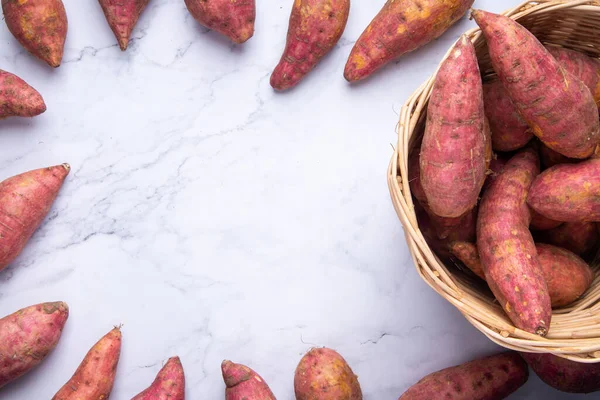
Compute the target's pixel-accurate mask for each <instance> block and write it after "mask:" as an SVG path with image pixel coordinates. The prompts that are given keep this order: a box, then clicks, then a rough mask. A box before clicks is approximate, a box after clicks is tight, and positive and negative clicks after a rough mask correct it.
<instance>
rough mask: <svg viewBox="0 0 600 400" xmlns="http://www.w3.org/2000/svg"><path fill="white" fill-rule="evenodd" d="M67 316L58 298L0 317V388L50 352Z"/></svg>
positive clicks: (56, 342)
mask: <svg viewBox="0 0 600 400" xmlns="http://www.w3.org/2000/svg"><path fill="white" fill-rule="evenodd" d="M68 317H69V307H68V306H67V305H66V304H65V303H63V302H60V301H59V302H55V303H42V304H37V305H35V306H31V307H27V308H23V309H22V310H19V311H17V312H15V313H14V314H11V315H8V316H6V317H4V318H2V319H0V388H1V387H2V386H4V385H6V384H7V383H9V382H11V381H13V380H15V379H17V378H19V377H21V376H22V375H24V374H25V373H27V372H29V371H30V370H31V369H32V368H34V367H35V366H37V365H38V364H39V363H41V362H42V361H43V360H44V359H45V358H46V356H47V355H48V354H50V352H51V351H52V350H53V349H54V348H55V347H56V345H57V344H58V340H59V339H60V336H61V334H62V330H63V327H64V326H65V322H67V318H68Z"/></svg>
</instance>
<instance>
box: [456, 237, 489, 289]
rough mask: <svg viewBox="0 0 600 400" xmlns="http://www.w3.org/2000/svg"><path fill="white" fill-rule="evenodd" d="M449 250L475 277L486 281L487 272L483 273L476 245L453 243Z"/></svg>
mask: <svg viewBox="0 0 600 400" xmlns="http://www.w3.org/2000/svg"><path fill="white" fill-rule="evenodd" d="M448 248H449V249H450V253H452V255H454V256H455V257H456V258H458V259H459V260H460V261H461V262H462V263H463V264H464V265H465V266H466V267H467V268H469V269H470V270H471V271H472V272H473V273H474V274H475V275H477V276H478V277H480V278H481V279H483V280H484V281H485V272H484V271H483V266H482V265H481V260H480V259H479V253H478V251H477V246H476V245H474V244H473V243H469V242H452V243H450V245H449V246H448Z"/></svg>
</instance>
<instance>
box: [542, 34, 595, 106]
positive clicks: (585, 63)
mask: <svg viewBox="0 0 600 400" xmlns="http://www.w3.org/2000/svg"><path fill="white" fill-rule="evenodd" d="M547 49H548V51H549V52H550V54H552V56H554V58H556V61H558V62H559V63H560V65H562V66H563V68H564V69H566V70H567V71H569V72H570V73H572V74H573V75H575V76H576V77H577V78H579V79H580V80H581V81H582V82H583V83H584V84H585V86H587V87H588V88H589V89H590V91H591V92H592V95H593V96H594V100H595V101H596V104H597V105H598V107H600V60H598V59H597V58H592V57H588V56H586V55H585V54H583V53H580V52H579V51H575V50H570V49H565V48H562V47H553V46H549V47H547Z"/></svg>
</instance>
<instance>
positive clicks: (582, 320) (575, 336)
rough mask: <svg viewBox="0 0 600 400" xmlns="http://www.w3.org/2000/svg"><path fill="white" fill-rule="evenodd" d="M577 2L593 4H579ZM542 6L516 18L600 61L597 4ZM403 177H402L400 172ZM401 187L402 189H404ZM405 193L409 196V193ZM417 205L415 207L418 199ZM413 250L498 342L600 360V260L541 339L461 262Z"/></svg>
mask: <svg viewBox="0 0 600 400" xmlns="http://www.w3.org/2000/svg"><path fill="white" fill-rule="evenodd" d="M554 3H557V2H554ZM577 3H580V4H583V3H593V2H583V1H579V2H577ZM537 4H538V3H537V2H530V3H528V5H527V6H525V7H524V8H521V9H520V10H518V11H516V12H518V13H519V15H517V17H516V19H517V20H518V22H519V23H520V24H522V25H524V26H525V27H526V28H527V29H529V30H530V31H531V32H532V33H533V34H534V35H535V36H536V37H537V38H538V39H539V40H540V41H541V42H542V43H543V44H544V45H551V46H560V47H565V48H568V49H572V50H577V51H580V52H583V53H585V54H587V55H589V56H592V57H596V58H600V7H598V6H593V5H580V6H579V7H565V6H564V4H561V5H556V6H554V7H547V8H545V9H544V10H542V11H540V12H536V10H535V7H536V5H537ZM593 4H596V3H593ZM521 14H524V15H521ZM470 34H471V35H472V37H473V40H474V43H475V48H476V51H477V55H478V58H479V64H480V70H481V73H482V78H483V79H484V81H489V80H492V79H494V78H495V72H494V70H493V68H492V65H491V62H490V58H489V54H488V50H487V44H486V43H485V40H484V38H483V37H482V35H481V33H480V32H479V31H478V30H473V31H471V32H470ZM430 90H431V82H430V85H429V87H428V88H427V87H426V89H424V92H425V93H426V96H427V97H426V98H423V95H421V98H418V99H417V101H415V102H414V103H412V104H413V109H412V110H410V116H411V123H413V124H415V125H414V126H415V127H414V129H412V130H411V136H410V137H409V138H408V142H407V143H408V149H410V151H411V152H412V151H419V149H418V148H417V147H418V146H416V144H417V143H419V142H420V140H419V139H420V137H421V136H422V135H423V131H424V125H425V117H426V110H427V102H428V97H429V93H430ZM400 157H401V156H400ZM401 158H403V157H401ZM407 158H408V157H407ZM398 175H401V174H400V173H398ZM399 186H402V185H401V184H399ZM405 187H406V186H405ZM400 190H401V191H403V192H406V190H403V189H400ZM413 201H414V202H416V200H414V199H413ZM413 218H414V216H413ZM410 236H412V235H410V234H408V233H407V238H409V237H410ZM410 240H414V238H413V239H409V242H410ZM409 244H410V243H409ZM413 245H414V246H416V248H417V249H421V250H423V249H422V246H420V244H419V243H418V241H413ZM411 247H412V246H411ZM411 250H412V251H413V256H414V257H415V260H416V261H417V264H418V269H419V273H420V274H421V276H422V277H423V278H424V279H425V280H426V281H427V283H428V284H429V285H430V286H432V287H433V288H434V289H435V290H436V291H437V292H438V293H440V294H441V295H442V296H443V297H445V298H446V299H448V300H449V301H450V302H451V303H453V304H454V305H455V306H457V308H459V310H460V311H461V312H462V313H463V314H464V315H465V317H466V318H467V319H468V320H469V321H470V322H471V323H472V324H473V325H475V326H476V327H477V328H478V329H480V330H481V331H482V332H484V333H485V334H486V335H487V336H488V337H489V338H490V339H492V340H493V341H495V342H497V343H499V344H501V345H503V346H505V347H508V348H513V349H516V350H524V349H525V350H531V351H540V352H544V351H546V352H554V353H556V354H561V355H563V356H566V357H567V358H571V359H573V360H577V361H583V362H599V361H600V339H599V338H600V302H599V301H600V268H599V266H600V262H598V256H596V257H595V259H594V260H590V259H588V260H586V261H588V262H590V263H591V265H592V268H593V269H594V271H595V274H596V278H595V280H594V282H593V284H592V287H591V289H590V290H588V292H587V293H586V294H585V295H584V296H583V297H582V298H581V299H580V300H578V301H577V302H576V303H574V304H572V305H570V306H569V307H567V308H564V309H558V310H554V313H553V322H552V325H551V328H550V332H549V334H548V337H547V338H540V337H536V336H535V335H531V334H527V333H526V332H523V331H519V330H517V329H516V328H514V326H513V325H512V323H511V321H510V320H509V319H508V318H507V317H506V315H505V314H504V312H503V310H502V309H501V307H500V306H499V305H498V304H497V302H496V300H495V299H494V297H493V295H492V293H491V291H490V290H489V288H488V287H487V285H485V283H483V282H481V281H480V280H479V279H478V278H476V277H475V276H474V274H473V273H471V272H470V271H469V270H468V269H467V268H466V267H464V266H462V264H461V263H460V262H458V261H449V262H447V263H446V264H445V265H443V264H442V263H441V261H439V259H437V262H438V264H439V266H440V267H441V269H437V268H436V267H432V266H431V264H432V263H431V262H429V261H428V255H427V251H424V252H422V253H421V254H416V252H415V248H412V249H411ZM417 251H418V250H417ZM445 274H447V276H448V277H449V280H450V281H449V282H445V283H444V284H447V286H446V287H450V289H452V286H453V285H456V287H457V288H458V289H459V292H458V295H457V294H456V293H452V294H450V291H449V290H448V289H447V288H444V285H440V282H444V281H445V280H444V275H445ZM449 294H450V295H449ZM498 321H499V322H498ZM513 339H514V340H513ZM527 346H530V347H527Z"/></svg>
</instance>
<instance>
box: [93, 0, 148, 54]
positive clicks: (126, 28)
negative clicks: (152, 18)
mask: <svg viewBox="0 0 600 400" xmlns="http://www.w3.org/2000/svg"><path fill="white" fill-rule="evenodd" d="M99 1H100V6H101V7H102V11H104V15H105V16H106V21H107V22H108V26H110V29H111V30H112V31H113V33H114V34H115V37H116V38H117V41H118V42H119V47H120V48H121V50H123V51H125V50H127V46H128V45H129V38H130V37H131V32H133V28H134V27H135V24H137V21H138V19H139V18H140V15H141V14H142V11H144V9H145V8H146V6H147V5H148V2H149V0H99Z"/></svg>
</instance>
